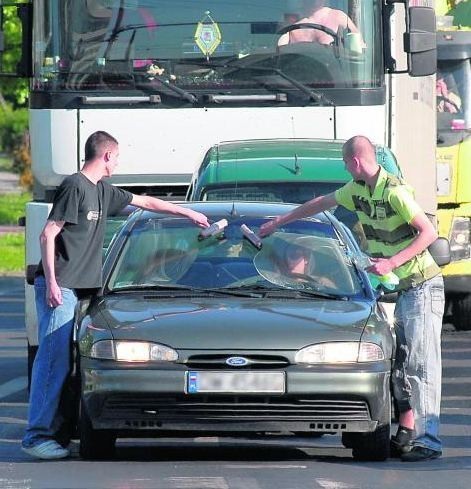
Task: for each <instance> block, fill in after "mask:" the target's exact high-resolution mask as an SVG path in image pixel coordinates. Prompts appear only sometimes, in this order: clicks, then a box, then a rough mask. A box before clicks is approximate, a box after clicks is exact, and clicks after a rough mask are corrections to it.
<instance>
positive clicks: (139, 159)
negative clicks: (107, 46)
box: [31, 107, 335, 187]
mask: <svg viewBox="0 0 471 489" xmlns="http://www.w3.org/2000/svg"><path fill="white" fill-rule="evenodd" d="M31 113H32V115H31V128H32V134H31V140H32V158H33V161H34V175H35V177H36V178H37V179H38V180H39V182H40V183H41V184H42V185H44V186H46V187H54V186H57V185H58V184H59V183H60V182H61V181H62V179H63V177H64V176H65V175H69V174H72V173H75V172H76V171H77V170H78V169H79V168H80V167H81V165H82V164H83V161H84V145H85V141H86V140H87V138H88V136H89V135H90V134H91V133H93V132H95V131H98V130H104V131H107V132H109V133H110V134H111V135H113V136H114V137H116V139H118V141H119V142H120V164H119V166H118V168H117V169H116V172H115V175H149V174H151V175H157V176H158V177H159V182H160V183H167V182H171V183H174V184H188V183H189V182H190V178H191V175H192V173H193V171H194V169H195V168H196V167H197V166H198V165H199V163H200V162H201V161H202V159H203V156H204V154H205V153H206V151H207V150H208V148H210V147H211V146H212V145H213V144H215V143H218V142H220V141H226V140H235V139H254V138H255V139H257V138H292V137H296V138H312V137H317V138H325V139H332V138H334V136H335V132H334V111H333V109H332V108H331V107H267V108H264V109H260V107H254V108H250V107H249V108H240V107H238V108H235V107H234V108H231V107H227V108H226V107H221V108H216V109H215V108H189V109H145V108H142V107H141V108H130V109H103V108H97V109H86V110H80V111H77V110H70V111H69V110H57V109H52V110H50V109H45V110H31ZM77 124H80V127H79V129H80V130H79V131H78V127H77ZM59 128H60V130H59ZM54 130H56V131H57V133H60V134H63V137H61V141H52V142H51V134H52V133H53V131H54ZM77 137H79V138H80V139H79V140H78V143H77ZM77 144H78V148H77ZM77 154H79V155H80V156H79V158H78V157H77ZM78 159H79V161H78ZM51 162H53V164H52V168H51ZM175 176H180V180H181V181H178V180H176V179H175V178H174V177H175ZM134 183H136V181H135V180H134Z"/></svg>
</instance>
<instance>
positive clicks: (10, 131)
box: [0, 107, 28, 154]
mask: <svg viewBox="0 0 471 489" xmlns="http://www.w3.org/2000/svg"><path fill="white" fill-rule="evenodd" d="M27 129H28V109H16V110H12V109H11V108H9V107H5V108H4V109H3V110H2V109H0V148H1V149H2V151H5V152H6V153H8V154H13V151H14V150H15V149H16V148H18V147H19V146H20V145H21V143H22V140H23V137H24V134H25V132H26V131H27Z"/></svg>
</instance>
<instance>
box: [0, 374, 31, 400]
mask: <svg viewBox="0 0 471 489" xmlns="http://www.w3.org/2000/svg"><path fill="white" fill-rule="evenodd" d="M27 387H28V377H17V378H16V379H12V380H9V381H8V382H5V383H4V384H2V385H0V399H3V398H5V397H8V396H10V395H11V394H15V393H16V392H21V391H22V390H24V389H26V388H27Z"/></svg>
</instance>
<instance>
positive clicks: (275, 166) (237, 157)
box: [198, 139, 400, 186]
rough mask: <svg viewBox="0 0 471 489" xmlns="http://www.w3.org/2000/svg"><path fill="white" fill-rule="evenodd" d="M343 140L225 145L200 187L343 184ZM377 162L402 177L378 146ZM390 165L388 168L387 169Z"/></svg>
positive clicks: (214, 152)
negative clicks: (308, 182)
mask: <svg viewBox="0 0 471 489" xmlns="http://www.w3.org/2000/svg"><path fill="white" fill-rule="evenodd" d="M343 143H344V141H342V140H330V139H251V140H239V141H224V142H221V143H218V144H215V145H214V146H212V147H211V149H210V150H209V151H208V152H207V153H206V156H205V158H204V160H203V163H202V164H201V167H200V169H199V176H198V180H199V182H198V185H199V186H204V185H208V184H212V183H217V184H224V183H233V182H235V181H238V182H262V181H263V182H280V181H284V182H303V181H317V182H322V181H325V182H340V183H346V182H348V181H349V180H351V175H350V174H349V173H348V172H347V170H346V168H345V164H344V161H343V157H342V146H343ZM377 152H378V162H379V163H380V164H382V165H383V166H385V168H386V169H387V170H388V171H390V172H391V173H394V174H400V170H399V169H398V167H397V162H396V161H395V158H394V156H393V155H392V153H391V152H390V150H389V149H387V148H385V147H382V146H378V147H377ZM386 165H388V166H386Z"/></svg>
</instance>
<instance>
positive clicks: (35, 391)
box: [23, 277, 77, 447]
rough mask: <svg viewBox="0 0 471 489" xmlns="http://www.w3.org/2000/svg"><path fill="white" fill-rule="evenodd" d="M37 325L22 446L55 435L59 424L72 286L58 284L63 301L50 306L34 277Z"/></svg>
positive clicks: (68, 352)
mask: <svg viewBox="0 0 471 489" xmlns="http://www.w3.org/2000/svg"><path fill="white" fill-rule="evenodd" d="M34 292H35V298H36V311H37V314H38V325H39V332H38V336H39V348H38V351H37V354H36V357H35V359H34V364H33V370H32V376H31V388H30V395H29V410H28V428H27V429H26V433H25V436H24V438H23V446H24V447H32V446H34V445H37V444H39V443H42V442H44V441H47V440H51V439H54V436H55V434H56V432H57V430H58V429H59V427H60V423H61V419H60V416H59V415H58V408H59V401H60V398H61V393H62V388H63V386H64V382H65V380H66V378H67V375H68V374H69V371H70V362H71V358H70V356H71V341H72V330H73V325H74V312H75V306H76V304H77V296H76V294H75V292H74V291H73V290H72V289H66V288H61V292H62V304H61V305H60V306H58V307H49V306H48V305H47V301H46V281H45V279H44V277H37V278H36V279H35V281H34Z"/></svg>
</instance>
